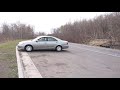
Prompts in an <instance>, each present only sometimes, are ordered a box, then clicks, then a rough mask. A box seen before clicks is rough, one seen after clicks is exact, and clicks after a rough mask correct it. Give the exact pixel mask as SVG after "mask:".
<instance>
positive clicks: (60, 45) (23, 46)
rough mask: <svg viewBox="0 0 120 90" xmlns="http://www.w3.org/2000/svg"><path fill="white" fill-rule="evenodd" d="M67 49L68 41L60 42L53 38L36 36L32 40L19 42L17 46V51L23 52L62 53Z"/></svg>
mask: <svg viewBox="0 0 120 90" xmlns="http://www.w3.org/2000/svg"><path fill="white" fill-rule="evenodd" d="M68 47H69V45H68V41H65V40H61V39H59V38H57V37H54V36H38V37H36V38H35V39H32V40H26V41H21V42H19V43H18V45H17V49H18V50H25V51H27V52H30V51H33V50H43V49H51V50H52V49H54V50H56V51H62V50H63V49H67V48H68Z"/></svg>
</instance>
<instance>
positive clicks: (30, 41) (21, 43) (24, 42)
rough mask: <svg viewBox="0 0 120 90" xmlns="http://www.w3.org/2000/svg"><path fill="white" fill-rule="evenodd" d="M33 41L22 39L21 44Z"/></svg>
mask: <svg viewBox="0 0 120 90" xmlns="http://www.w3.org/2000/svg"><path fill="white" fill-rule="evenodd" d="M31 41H32V40H26V41H21V42H19V44H23V43H28V42H31Z"/></svg>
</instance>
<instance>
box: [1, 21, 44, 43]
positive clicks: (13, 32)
mask: <svg viewBox="0 0 120 90" xmlns="http://www.w3.org/2000/svg"><path fill="white" fill-rule="evenodd" d="M39 35H45V33H43V32H38V33H35V32H34V28H33V27H32V26H30V25H26V24H22V23H14V24H10V25H8V24H6V23H4V24H3V25H2V26H1V29H0V42H2V41H6V40H15V39H32V38H35V37H36V36H39Z"/></svg>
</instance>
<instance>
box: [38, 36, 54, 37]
mask: <svg viewBox="0 0 120 90" xmlns="http://www.w3.org/2000/svg"><path fill="white" fill-rule="evenodd" d="M38 37H53V36H38Z"/></svg>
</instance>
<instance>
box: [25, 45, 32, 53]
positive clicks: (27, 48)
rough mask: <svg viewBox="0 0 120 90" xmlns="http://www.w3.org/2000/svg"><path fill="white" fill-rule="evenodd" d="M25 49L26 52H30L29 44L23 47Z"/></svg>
mask: <svg viewBox="0 0 120 90" xmlns="http://www.w3.org/2000/svg"><path fill="white" fill-rule="evenodd" d="M25 50H26V51H27V52H30V51H32V50H33V47H32V46H30V45H27V46H26V47H25Z"/></svg>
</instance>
